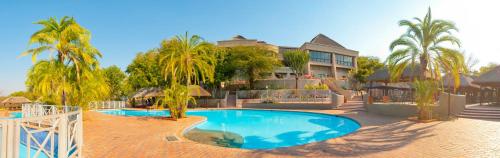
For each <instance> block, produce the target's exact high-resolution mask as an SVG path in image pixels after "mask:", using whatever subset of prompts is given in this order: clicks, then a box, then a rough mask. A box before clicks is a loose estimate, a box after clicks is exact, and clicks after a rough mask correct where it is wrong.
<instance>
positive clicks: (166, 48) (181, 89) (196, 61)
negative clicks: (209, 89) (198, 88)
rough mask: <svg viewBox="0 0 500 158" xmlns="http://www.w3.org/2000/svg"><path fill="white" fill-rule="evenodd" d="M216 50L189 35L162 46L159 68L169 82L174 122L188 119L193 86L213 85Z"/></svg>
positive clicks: (176, 38)
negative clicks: (204, 83) (208, 83)
mask: <svg viewBox="0 0 500 158" xmlns="http://www.w3.org/2000/svg"><path fill="white" fill-rule="evenodd" d="M217 50H218V49H216V47H215V46H214V45H213V44H211V43H208V42H206V41H204V40H202V38H201V37H199V36H197V35H192V36H189V35H188V33H187V32H186V34H185V35H182V36H176V37H174V38H172V39H170V40H166V41H163V42H162V43H161V46H160V48H159V49H158V51H159V52H160V56H161V57H160V58H161V59H160V64H161V67H162V70H163V71H162V72H163V74H164V79H165V80H170V82H169V83H170V85H169V86H167V87H168V88H166V90H165V103H166V104H167V106H168V107H169V109H171V111H170V112H171V115H172V117H173V118H175V119H176V118H183V117H185V116H186V110H187V106H188V102H189V100H193V98H192V97H191V96H189V89H188V87H189V86H190V85H192V84H200V83H201V82H200V81H203V82H206V81H207V82H213V81H214V74H215V65H216V64H217V63H216V62H217V60H216V56H215V55H216V54H217V52H216V51H217ZM181 83H184V84H181Z"/></svg>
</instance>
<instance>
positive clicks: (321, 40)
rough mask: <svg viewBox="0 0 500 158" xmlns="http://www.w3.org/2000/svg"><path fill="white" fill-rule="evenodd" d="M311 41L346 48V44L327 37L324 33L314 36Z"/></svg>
mask: <svg viewBox="0 0 500 158" xmlns="http://www.w3.org/2000/svg"><path fill="white" fill-rule="evenodd" d="M311 43H316V44H322V45H328V46H334V47H341V48H345V47H344V46H342V45H340V44H339V43H338V42H336V41H334V40H332V39H331V38H329V37H327V36H325V35H323V34H318V35H316V37H314V38H313V39H312V40H311Z"/></svg>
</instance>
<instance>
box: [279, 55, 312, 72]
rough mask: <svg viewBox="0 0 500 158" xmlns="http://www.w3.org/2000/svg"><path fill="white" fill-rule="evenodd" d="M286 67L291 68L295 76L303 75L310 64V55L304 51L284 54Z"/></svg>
mask: <svg viewBox="0 0 500 158" xmlns="http://www.w3.org/2000/svg"><path fill="white" fill-rule="evenodd" d="M283 58H284V60H285V65H286V66H288V67H290V68H291V69H292V70H293V71H294V73H295V74H297V75H299V74H300V75H302V74H303V73H304V71H305V69H306V66H307V63H308V62H309V54H307V53H306V52H304V51H302V50H292V51H287V52H285V53H283Z"/></svg>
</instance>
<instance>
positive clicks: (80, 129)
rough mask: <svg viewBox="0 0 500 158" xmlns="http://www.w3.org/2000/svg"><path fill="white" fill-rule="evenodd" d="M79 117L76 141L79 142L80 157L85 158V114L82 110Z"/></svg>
mask: <svg viewBox="0 0 500 158" xmlns="http://www.w3.org/2000/svg"><path fill="white" fill-rule="evenodd" d="M79 113H80V114H79V115H78V116H77V117H78V118H77V119H78V121H77V128H78V130H77V137H76V140H77V142H78V157H83V112H82V110H81V109H80V110H79Z"/></svg>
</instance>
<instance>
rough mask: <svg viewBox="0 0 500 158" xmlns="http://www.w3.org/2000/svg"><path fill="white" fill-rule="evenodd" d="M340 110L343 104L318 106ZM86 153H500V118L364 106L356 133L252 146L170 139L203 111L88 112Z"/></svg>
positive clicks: (355, 114) (351, 114)
mask: <svg viewBox="0 0 500 158" xmlns="http://www.w3.org/2000/svg"><path fill="white" fill-rule="evenodd" d="M316 112H322V113H330V114H342V113H343V112H344V111H340V110H324V111H316ZM85 115H86V119H85V121H84V141H85V142H84V144H85V146H84V153H85V154H86V157H97V158H101V157H119V158H124V157H151V158H153V157H159V158H163V157H169V158H170V157H190V158H191V157H224V158H225V157H237V158H242V157H500V130H499V129H500V122H498V121H488V120H474V119H464V118H460V119H457V120H453V121H447V122H432V123H427V124H422V123H414V122H411V121H407V120H405V119H401V118H391V117H384V116H379V115H374V114H369V113H365V112H349V113H345V114H342V115H345V116H348V117H351V118H353V119H356V120H357V121H359V122H360V123H361V124H362V128H361V129H359V130H358V131H357V132H356V133H353V134H350V135H347V136H345V137H341V138H335V139H330V140H327V141H324V142H317V143H311V144H307V145H303V146H296V147H291V148H284V149H277V150H270V151H251V150H243V149H231V148H222V147H216V146H210V145H204V144H200V143H196V142H192V141H189V140H186V139H182V137H181V139H182V140H181V141H178V142H167V141H165V140H164V137H165V136H167V135H177V136H180V133H181V132H182V130H183V129H184V128H187V127H189V126H190V125H191V124H194V123H196V122H198V121H201V120H203V118H201V117H190V118H186V119H182V120H180V121H177V122H174V121H170V120H164V119H155V118H137V117H121V116H111V115H104V114H100V113H96V112H87V113H86V114H85Z"/></svg>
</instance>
